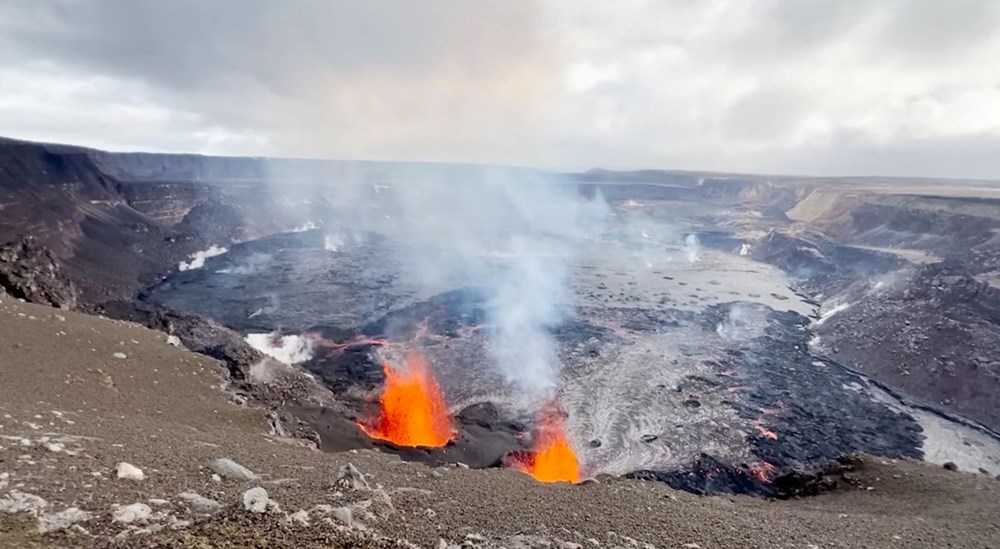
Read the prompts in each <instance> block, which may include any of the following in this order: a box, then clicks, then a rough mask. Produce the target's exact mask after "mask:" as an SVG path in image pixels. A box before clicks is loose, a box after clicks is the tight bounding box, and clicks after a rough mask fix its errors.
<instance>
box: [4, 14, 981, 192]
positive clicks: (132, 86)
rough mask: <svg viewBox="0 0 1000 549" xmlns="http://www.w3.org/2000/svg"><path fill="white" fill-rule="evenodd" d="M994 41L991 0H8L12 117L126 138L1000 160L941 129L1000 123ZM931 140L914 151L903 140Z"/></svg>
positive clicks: (268, 145) (811, 162)
mask: <svg viewBox="0 0 1000 549" xmlns="http://www.w3.org/2000/svg"><path fill="white" fill-rule="evenodd" d="M998 58H1000V7H998V4H997V3H995V2H992V1H990V0H955V1H953V2H951V1H950V2H939V1H937V0H880V1H860V0H844V1H840V2H824V1H820V0H770V1H762V2H752V3H750V2H732V1H729V0H703V1H701V0H699V1H694V0H669V1H650V0H623V1H621V2H615V3H613V4H612V3H583V2H576V1H572V0H545V1H543V0H538V1H527V0H526V1H517V2H488V3H484V2H468V1H463V0H368V1H362V0H350V1H344V2H324V1H319V0H292V1H289V2H280V3H279V2H270V1H265V0H243V1H237V0H216V1H212V2H201V1H196V0H174V1H171V2H157V1H152V0H133V1H128V0H104V1H96V0H12V1H10V2H5V3H3V4H2V5H0V133H2V134H12V135H16V136H22V137H28V138H35V139H52V140H69V141H79V142H83V143H86V144H92V145H96V146H104V147H111V148H118V149H120V148H140V149H164V150H196V151H202V152H211V153H235V154H281V155H307V156H326V157H339V158H372V159H401V160H447V161H466V162H486V163H506V164H526V165H540V166H545V167H556V168H588V167H591V166H593V165H602V166H605V167H621V168H624V167H662V168H687V169H714V170H735V171H763V170H767V171H786V170H795V171H800V172H801V171H805V172H816V173H856V171H857V169H858V167H864V168H865V169H867V170H871V171H874V172H878V173H904V172H905V173H912V172H913V170H914V167H915V166H923V168H921V169H924V170H926V171H923V172H920V173H927V174H931V173H933V174H940V173H941V170H942V169H952V168H960V169H961V173H962V174H965V175H978V176H983V177H1000V158H996V159H993V158H989V157H988V155H980V156H976V159H977V161H976V164H975V165H972V166H969V165H965V164H961V165H956V164H955V163H953V162H951V161H950V159H951V158H954V155H955V154H956V153H958V152H960V151H956V150H955V149H954V148H953V147H951V146H946V144H949V143H962V144H963V145H964V146H967V147H969V148H970V150H992V149H991V147H992V146H993V145H992V143H995V141H996V140H997V139H998V138H1000V107H998V106H997V104H998V100H1000V73H998V72H997V71H995V70H991V68H992V66H993V65H995V64H996V59H998ZM845 135H850V136H852V137H851V139H849V140H848V139H845V138H844V137H843V136H845ZM917 143H919V144H922V145H920V146H919V147H917V146H916V145H915V144H917ZM932 143H935V144H940V145H941V148H940V149H938V150H935V149H933V147H930V148H928V146H927V145H926V144H932ZM914 147H917V149H919V150H920V151H921V153H922V154H924V155H925V157H924V158H922V159H920V161H919V162H912V161H907V159H905V158H904V156H905V155H903V154H902V153H894V152H892V151H905V150H911V149H914ZM945 151H948V152H945ZM970 154H971V153H970ZM935 159H936V160H935ZM956 175H957V173H956Z"/></svg>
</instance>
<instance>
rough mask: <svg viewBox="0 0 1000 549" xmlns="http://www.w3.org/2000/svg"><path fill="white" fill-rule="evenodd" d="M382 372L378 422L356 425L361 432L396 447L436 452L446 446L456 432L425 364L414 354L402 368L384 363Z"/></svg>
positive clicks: (424, 361)
mask: <svg viewBox="0 0 1000 549" xmlns="http://www.w3.org/2000/svg"><path fill="white" fill-rule="evenodd" d="M382 370H383V371H384V372H385V389H384V390H383V391H382V396H381V397H380V398H379V407H380V410H379V415H378V418H376V419H375V421H373V422H371V423H369V424H367V425H365V424H360V423H359V424H358V425H359V426H360V427H361V430H363V431H364V432H365V434H367V435H368V436H370V437H371V438H375V439H379V440H384V441H387V442H391V443H393V444H396V445H398V446H423V447H429V448H437V447H441V446H444V445H445V444H448V441H450V440H451V439H452V438H453V437H454V435H455V430H454V427H453V424H452V419H451V415H450V414H449V413H448V407H447V406H446V405H445V401H444V395H442V394H441V387H440V386H438V383H437V380H435V379H434V376H433V374H431V371H430V366H429V365H428V364H427V360H426V359H425V358H424V357H423V356H422V355H420V354H419V353H417V352H415V351H414V352H411V353H409V354H408V355H407V357H406V365H405V367H404V368H402V369H398V368H394V367H392V366H391V365H389V364H388V363H384V364H383V365H382Z"/></svg>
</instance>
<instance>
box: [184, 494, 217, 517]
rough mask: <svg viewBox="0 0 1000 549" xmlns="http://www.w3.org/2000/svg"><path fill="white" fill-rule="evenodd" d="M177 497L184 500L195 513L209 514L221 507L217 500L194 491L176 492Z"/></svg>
mask: <svg viewBox="0 0 1000 549" xmlns="http://www.w3.org/2000/svg"><path fill="white" fill-rule="evenodd" d="M177 497H179V498H181V499H182V500H184V503H186V504H187V505H188V507H190V508H191V510H192V511H194V512H195V513H200V514H206V515H210V514H212V513H214V512H216V511H218V510H219V508H221V507H222V504H220V503H219V502H218V501H215V500H214V499H209V498H206V497H204V496H202V495H200V494H196V493H194V492H184V493H182V494H178V496H177Z"/></svg>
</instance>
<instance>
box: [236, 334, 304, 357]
mask: <svg viewBox="0 0 1000 549" xmlns="http://www.w3.org/2000/svg"><path fill="white" fill-rule="evenodd" d="M244 340H245V341H246V342H247V343H248V344H249V345H250V346H251V347H253V348H254V349H257V350H258V351H260V352H262V353H264V354H265V355H267V356H269V357H271V358H274V359H277V360H278V361H280V362H284V363H285V364H298V363H300V362H305V361H307V360H309V359H310V358H312V356H313V342H312V340H310V339H309V338H305V337H302V336H297V335H286V336H280V335H278V334H277V333H274V332H272V333H269V334H247V336H246V338H244Z"/></svg>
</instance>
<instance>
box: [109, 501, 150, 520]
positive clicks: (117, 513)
mask: <svg viewBox="0 0 1000 549" xmlns="http://www.w3.org/2000/svg"><path fill="white" fill-rule="evenodd" d="M151 516H153V510H152V509H150V507H149V506H148V505H146V504H145V503H133V504H132V505H122V506H120V507H118V508H117V509H115V510H114V511H113V512H112V513H111V521H112V522H121V523H122V524H131V523H133V522H145V521H147V520H149V517H151Z"/></svg>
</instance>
